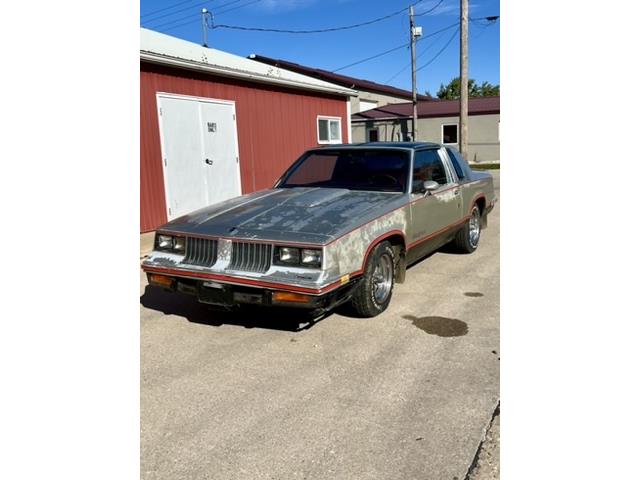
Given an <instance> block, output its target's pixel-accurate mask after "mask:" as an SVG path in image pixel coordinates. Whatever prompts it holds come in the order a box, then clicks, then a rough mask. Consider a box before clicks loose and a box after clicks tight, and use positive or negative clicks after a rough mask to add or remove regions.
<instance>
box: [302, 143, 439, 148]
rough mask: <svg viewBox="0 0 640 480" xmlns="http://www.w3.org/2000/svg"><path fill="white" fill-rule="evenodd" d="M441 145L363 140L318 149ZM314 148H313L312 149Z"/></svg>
mask: <svg viewBox="0 0 640 480" xmlns="http://www.w3.org/2000/svg"><path fill="white" fill-rule="evenodd" d="M441 146H442V145H440V144H438V143H433V142H365V143H340V144H336V145H323V146H322V147H318V148H319V149H324V148H329V149H334V148H339V149H362V148H372V147H374V148H389V149H404V150H417V149H420V148H440V147H441ZM314 150H315V149H314Z"/></svg>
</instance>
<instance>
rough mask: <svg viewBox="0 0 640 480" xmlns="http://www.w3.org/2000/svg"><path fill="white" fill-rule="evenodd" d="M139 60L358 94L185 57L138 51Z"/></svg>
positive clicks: (259, 80)
mask: <svg viewBox="0 0 640 480" xmlns="http://www.w3.org/2000/svg"><path fill="white" fill-rule="evenodd" d="M140 60H142V61H145V62H149V63H155V64H158V65H166V66H170V67H175V68H181V69H185V70H195V71H198V72H204V73H208V74H213V75H219V76H222V77H230V78H239V79H242V80H249V81H252V82H259V83H267V84H271V85H282V86H286V87H289V88H297V89H301V90H314V91H317V92H324V93H332V94H338V95H346V96H350V97H355V96H357V95H358V92H356V91H354V90H350V89H348V88H344V89H341V88H331V87H324V86H320V85H312V84H306V83H303V82H299V81H291V80H287V79H283V78H275V77H270V76H268V75H260V74H258V73H253V72H245V71H241V70H235V69H231V68H225V67H222V66H219V65H208V64H204V63H200V62H194V61H192V60H185V59H182V58H176V57H168V56H166V55H160V54H157V53H153V52H144V51H140ZM336 87H337V86H336Z"/></svg>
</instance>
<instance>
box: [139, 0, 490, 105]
mask: <svg viewBox="0 0 640 480" xmlns="http://www.w3.org/2000/svg"><path fill="white" fill-rule="evenodd" d="M438 2H439V0H423V1H422V2H420V3H419V4H418V5H416V13H418V14H419V13H421V12H425V11H427V10H429V9H430V8H432V7H434V6H435V5H436V4H438ZM410 3H411V0H210V1H203V0H141V2H140V14H141V25H142V26H145V27H147V28H150V29H152V30H156V31H159V32H163V33H167V34H169V35H172V36H175V37H178V38H183V39H185V40H189V41H193V42H196V43H201V42H202V27H201V23H200V13H199V12H200V9H201V8H203V7H206V8H207V9H209V10H210V11H211V12H213V14H214V16H215V18H214V24H228V25H240V26H249V27H263V28H276V29H289V30H296V29H306V30H309V29H322V28H331V27H336V26H342V25H350V24H354V23H360V22H365V21H367V20H372V19H374V18H378V17H381V16H383V15H387V14H389V13H392V12H395V11H398V10H400V9H402V8H403V7H406V6H408V5H409V4H410ZM459 4H460V2H459V0H443V2H442V3H441V4H440V6H438V8H436V9H435V10H434V11H433V12H432V13H430V14H427V15H422V16H418V17H416V24H417V25H420V26H422V28H423V33H424V34H425V35H427V34H429V33H433V32H436V31H438V30H441V29H443V28H445V27H448V26H450V25H453V24H455V23H456V22H457V21H458V16H459ZM225 5H226V6H225ZM168 7H172V8H168ZM160 9H165V10H162V11H159V10H160ZM469 9H470V14H469V16H470V17H471V18H474V17H487V16H493V15H499V14H500V1H499V0H485V1H482V0H469ZM225 10H227V11H225ZM152 12H157V13H152ZM217 12H220V14H219V15H218V14H217ZM483 23H485V22H470V24H469V32H470V33H469V76H470V77H471V78H474V79H475V80H476V81H478V82H482V81H485V80H486V81H489V82H491V83H493V84H496V83H500V20H498V22H496V23H494V24H492V25H489V26H485V25H483ZM408 25H409V19H408V14H406V13H402V14H400V15H396V16H394V17H392V18H389V19H387V20H383V21H381V22H378V23H375V24H373V25H368V26H364V27H360V28H356V29H352V30H346V31H341V32H332V33H322V34H307V35H294V34H280V33H267V32H248V31H238V30H229V29H222V28H219V29H214V30H210V31H209V46H210V47H212V48H217V49H220V50H224V51H227V52H231V53H235V54H237V55H241V56H247V55H249V54H251V53H257V54H260V55H265V56H268V57H274V58H281V59H284V60H289V61H293V62H297V63H301V64H303V65H308V66H312V67H318V68H323V69H326V70H336V69H338V68H340V67H343V66H345V65H348V64H350V63H353V62H356V61H358V60H362V59H364V58H366V57H369V56H372V55H375V54H377V53H381V52H383V51H385V50H389V49H391V48H393V47H396V46H400V45H402V44H404V43H406V42H408V29H409V27H408ZM455 31H456V27H453V28H450V29H448V30H446V31H444V32H442V33H440V34H437V35H434V36H432V37H430V38H425V39H424V40H422V41H420V42H419V43H418V45H417V55H418V60H417V64H418V67H421V66H423V65H425V64H426V63H428V62H429V61H431V60H432V59H433V57H434V56H435V55H436V54H437V53H438V52H439V51H440V50H441V49H442V48H443V47H445V45H446V44H447V42H450V43H449V45H448V46H447V47H446V49H445V50H443V51H442V53H441V54H440V55H439V56H438V57H437V58H436V59H435V60H433V61H432V63H430V64H429V65H427V66H425V67H424V68H422V69H421V70H419V71H418V73H417V77H418V92H419V93H424V92H425V91H426V90H429V91H430V92H431V93H432V94H433V95H435V93H436V91H437V90H438V87H439V86H440V84H441V83H447V82H448V81H449V80H451V78H453V77H455V76H457V75H458V72H459V57H458V55H459V34H457V33H454V32H455ZM452 37H453V38H452ZM410 61H411V57H410V50H409V49H408V48H402V49H399V50H396V51H394V52H391V53H389V54H387V55H384V56H382V57H380V58H376V59H374V60H371V61H368V62H364V63H361V64H359V65H355V66H353V67H350V68H347V69H344V70H340V71H339V73H343V74H345V75H349V76H353V77H358V78H365V79H368V80H373V81H375V82H379V83H386V84H390V85H394V86H397V87H400V88H405V89H408V90H410V89H411V70H410V68H409V67H408V66H409V64H410ZM405 67H406V68H405ZM403 68H404V70H402V69H403ZM401 70H402V71H401ZM396 74H397V75H396ZM394 75H396V76H395V77H394ZM392 77H393V78H392Z"/></svg>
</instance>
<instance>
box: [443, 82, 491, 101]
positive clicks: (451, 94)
mask: <svg viewBox="0 0 640 480" xmlns="http://www.w3.org/2000/svg"><path fill="white" fill-rule="evenodd" d="M498 95H500V85H492V84H490V83H489V82H482V85H478V84H477V83H476V81H475V80H474V79H473V78H470V79H469V97H495V96H498ZM437 96H438V98H440V99H442V100H457V99H458V98H460V77H456V78H454V79H452V80H451V81H450V82H449V83H448V84H447V85H443V84H442V83H441V84H440V88H439V89H438V93H437Z"/></svg>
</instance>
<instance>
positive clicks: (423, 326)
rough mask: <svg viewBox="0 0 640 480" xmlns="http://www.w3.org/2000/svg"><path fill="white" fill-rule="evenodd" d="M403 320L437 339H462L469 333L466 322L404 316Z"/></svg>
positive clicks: (443, 318) (441, 318) (453, 319)
mask: <svg viewBox="0 0 640 480" xmlns="http://www.w3.org/2000/svg"><path fill="white" fill-rule="evenodd" d="M403 318H406V319H407V320H411V321H412V322H413V325H415V326H416V327H418V328H419V329H420V330H422V331H423V332H426V333H428V334H429V335H437V336H439V337H462V336H464V335H466V334H467V333H469V328H468V327H467V324H466V322H463V321H462V320H458V319H456V318H446V317H420V318H418V317H414V316H413V315H405V316H404V317H403Z"/></svg>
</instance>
